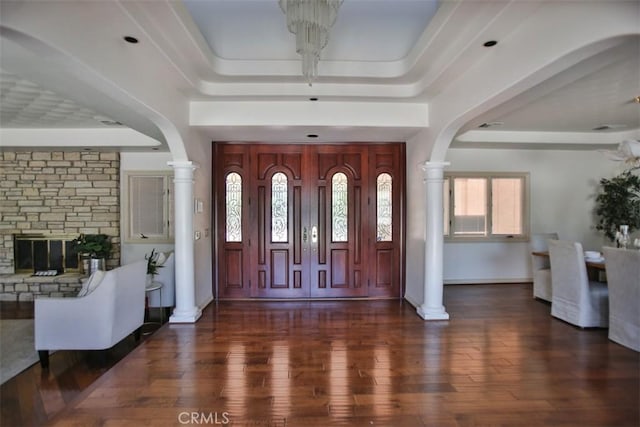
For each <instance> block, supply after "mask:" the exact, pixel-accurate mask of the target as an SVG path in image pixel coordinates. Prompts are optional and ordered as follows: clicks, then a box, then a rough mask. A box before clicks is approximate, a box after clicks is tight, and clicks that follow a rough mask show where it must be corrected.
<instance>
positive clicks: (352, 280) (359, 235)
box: [214, 143, 405, 299]
mask: <svg viewBox="0 0 640 427" xmlns="http://www.w3.org/2000/svg"><path fill="white" fill-rule="evenodd" d="M214 170H215V171H216V177H215V178H216V185H215V188H216V200H217V209H216V216H215V217H216V218H217V220H216V222H217V223H216V230H217V233H216V235H217V241H216V261H217V262H216V271H217V295H218V297H219V298H222V299H224V298H343V297H345V298H346V297H387V298H399V297H400V296H401V288H402V280H403V264H404V262H403V251H402V248H403V238H402V236H403V234H404V233H403V217H404V212H403V205H404V202H403V200H404V197H403V194H404V181H405V178H404V145H403V144H361V143H359V144H348V145H347V144H340V145H292V144H287V145H272V144H227V143H224V144H216V147H215V155H214Z"/></svg>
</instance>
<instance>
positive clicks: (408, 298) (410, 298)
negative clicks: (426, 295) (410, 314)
mask: <svg viewBox="0 0 640 427" xmlns="http://www.w3.org/2000/svg"><path fill="white" fill-rule="evenodd" d="M404 299H405V301H407V302H408V303H409V304H411V305H412V306H413V308H415V309H416V310H417V309H418V307H420V304H421V303H420V302H418V301H417V300H416V299H415V298H414V297H413V296H411V295H407V294H405V296H404Z"/></svg>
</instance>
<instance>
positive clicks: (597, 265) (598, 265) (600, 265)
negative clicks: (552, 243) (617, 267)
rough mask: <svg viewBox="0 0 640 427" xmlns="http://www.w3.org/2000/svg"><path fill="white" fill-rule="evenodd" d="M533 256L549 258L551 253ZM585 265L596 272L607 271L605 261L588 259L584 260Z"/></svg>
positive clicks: (541, 252)
mask: <svg viewBox="0 0 640 427" xmlns="http://www.w3.org/2000/svg"><path fill="white" fill-rule="evenodd" d="M531 255H535V256H541V257H547V258H549V252H547V251H533V252H531ZM584 263H585V264H586V265H587V268H593V269H594V270H601V271H606V267H605V263H604V259H603V260H602V261H591V260H588V259H587V258H585V259H584Z"/></svg>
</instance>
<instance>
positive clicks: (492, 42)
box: [483, 40, 498, 47]
mask: <svg viewBox="0 0 640 427" xmlns="http://www.w3.org/2000/svg"><path fill="white" fill-rule="evenodd" d="M497 44H498V42H497V41H495V40H489V41H486V42H484V44H483V46H484V47H491V46H495V45H497Z"/></svg>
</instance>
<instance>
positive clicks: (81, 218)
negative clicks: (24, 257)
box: [0, 151, 120, 300]
mask: <svg viewBox="0 0 640 427" xmlns="http://www.w3.org/2000/svg"><path fill="white" fill-rule="evenodd" d="M81 233H85V234H106V235H108V236H110V237H111V242H112V243H113V252H112V256H111V258H110V259H109V260H107V268H113V267H116V266H118V265H119V263H120V154H119V153H117V152H96V151H81V152H80V151H47V152H19V151H3V152H1V153H0V285H2V286H0V299H2V300H12V299H13V300H16V299H17V300H20V299H31V298H33V297H34V296H37V295H57V294H60V293H64V292H60V291H59V288H60V287H59V286H58V290H57V291H55V290H54V287H53V286H48V287H47V290H46V291H43V290H42V286H44V285H42V286H40V287H39V288H38V289H36V288H35V287H31V284H29V283H27V282H24V281H23V280H24V277H23V276H30V275H31V274H33V273H34V271H35V270H38V269H45V268H46V269H47V270H52V269H56V270H58V269H59V268H60V264H59V263H60V255H59V253H60V252H61V253H62V254H63V255H64V256H63V258H62V260H63V261H62V262H63V266H62V268H63V269H64V271H65V272H66V273H65V274H63V275H61V276H60V275H59V276H57V277H56V278H55V280H56V281H57V283H62V282H63V281H64V280H67V279H65V278H64V277H65V276H66V275H67V274H69V273H68V272H69V271H73V270H74V269H75V270H76V271H77V268H78V266H77V264H76V265H75V267H73V263H72V262H71V264H69V262H70V261H69V259H70V257H69V253H68V252H67V251H66V249H65V248H64V247H65V246H66V245H67V243H64V242H66V241H67V240H66V239H68V238H69V237H71V238H72V239H73V238H75V237H77V236H78V235H79V234H81ZM25 235H29V236H37V237H34V238H31V241H32V243H18V244H19V245H20V247H18V246H17V245H16V242H23V241H24V240H26V241H29V238H26V239H23V238H22V237H24V236H25ZM33 241H38V242H43V241H46V242H48V243H47V244H46V245H47V246H46V248H47V249H46V250H47V253H48V255H46V256H44V257H38V258H39V259H46V266H45V264H44V261H37V262H38V263H41V264H33V265H32V264H29V262H26V263H22V262H23V261H19V263H20V264H19V266H20V267H18V265H16V257H15V256H16V251H19V252H20V254H27V253H28V252H29V251H31V253H34V251H35V252H36V253H37V254H40V253H41V252H43V247H44V246H43V245H44V243H33ZM52 245H53V247H52ZM52 253H53V255H52ZM71 258H73V256H71ZM76 260H77V257H76ZM33 262H34V261H33V260H31V263H33ZM17 267H18V268H17ZM22 270H24V271H22ZM26 270H29V271H30V272H27V271H26ZM72 275H74V276H76V277H75V278H74V279H72V283H73V285H74V286H75V285H76V283H77V282H78V278H77V276H78V274H77V273H75V274H73V273H72ZM18 276H19V277H18ZM11 277H14V278H15V280H14V279H11ZM18 279H19V280H20V281H18ZM36 279H38V280H43V279H41V278H36V277H33V278H30V279H27V280H33V281H34V283H36V282H35V281H36ZM50 280H54V279H50ZM69 280H71V279H69ZM9 282H15V283H9ZM17 283H22V284H23V285H21V286H19V288H20V289H21V291H20V292H22V293H23V294H24V295H23V296H20V295H22V293H20V292H17V291H16V287H17ZM37 283H41V282H37ZM42 283H43V282H42ZM16 293H18V294H19V295H18V296H16ZM65 295H66V294H65Z"/></svg>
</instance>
